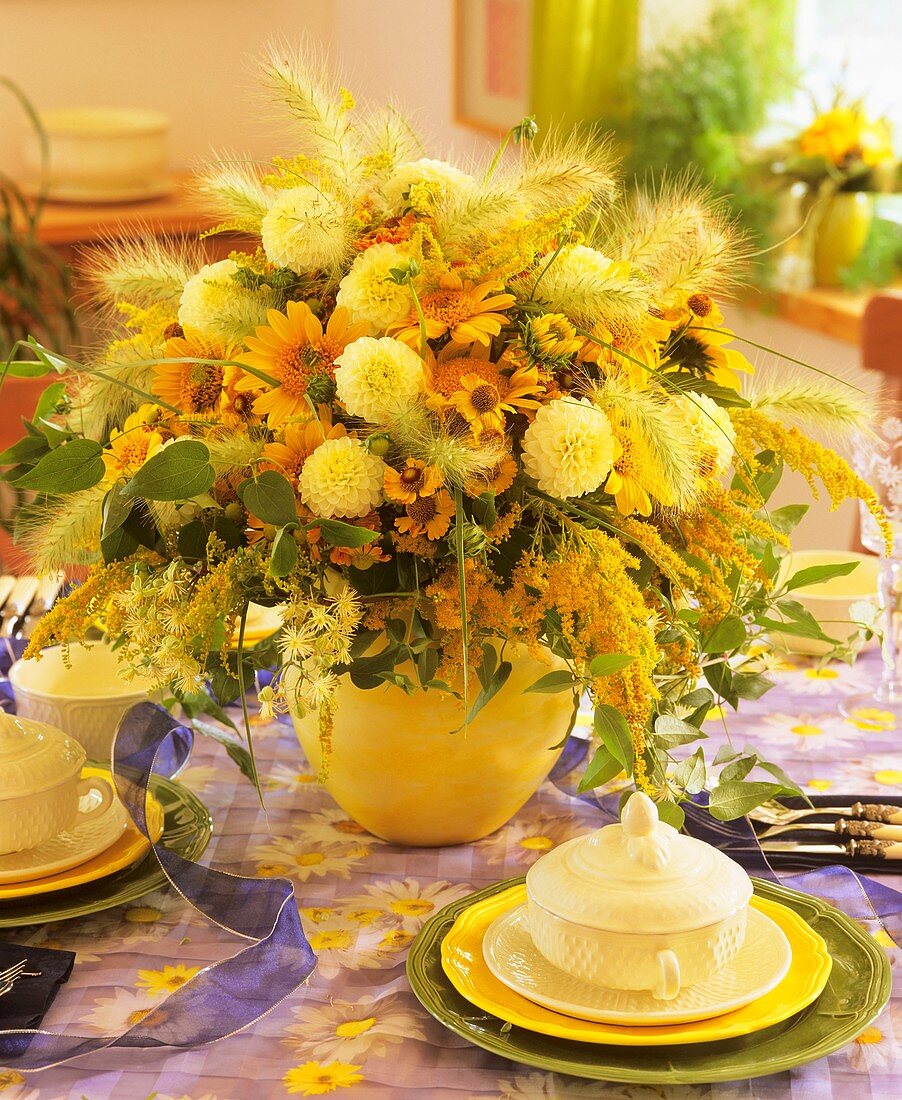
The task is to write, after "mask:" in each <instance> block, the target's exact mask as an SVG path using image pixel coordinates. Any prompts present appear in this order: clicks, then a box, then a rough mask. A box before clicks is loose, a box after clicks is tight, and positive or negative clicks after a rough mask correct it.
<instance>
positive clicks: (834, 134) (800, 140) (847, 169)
mask: <svg viewBox="0 0 902 1100" xmlns="http://www.w3.org/2000/svg"><path fill="white" fill-rule="evenodd" d="M775 155H776V157H777V159H778V163H777V166H776V171H777V172H778V174H780V175H784V176H788V177H789V178H790V179H798V180H801V181H802V182H803V183H806V184H807V185H808V186H809V187H810V188H812V189H813V190H817V189H818V188H822V187H826V188H827V189H828V190H830V191H881V190H888V189H889V188H890V187H891V184H892V175H893V172H894V171H895V167H896V155H895V153H894V151H893V135H892V129H891V128H890V124H889V122H888V121H887V120H886V119H885V118H872V117H871V116H870V115H869V114H868V113H867V111H866V109H865V106H864V104H863V103H862V102H861V101H858V100H856V101H848V100H847V98H846V97H845V96H844V95H843V93H842V91H837V93H836V95H835V97H834V100H833V103H832V105H831V106H830V107H829V109H828V110H826V111H822V112H820V113H819V114H817V115H816V117H815V118H814V119H813V120H812V121H811V122H810V123H809V124H808V125H807V126H806V127H805V128H804V129H803V130H801V131H800V132H799V133H797V134H796V135H794V136H793V137H792V138H790V139H789V140H788V141H787V142H786V143H785V144H784V145H783V146H781V147H780V148H779V149H778V150H776V151H775Z"/></svg>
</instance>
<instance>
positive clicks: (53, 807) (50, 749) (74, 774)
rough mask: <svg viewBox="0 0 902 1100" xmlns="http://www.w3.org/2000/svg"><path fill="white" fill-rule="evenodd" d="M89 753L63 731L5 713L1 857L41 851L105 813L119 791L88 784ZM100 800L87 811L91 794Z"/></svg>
mask: <svg viewBox="0 0 902 1100" xmlns="http://www.w3.org/2000/svg"><path fill="white" fill-rule="evenodd" d="M84 762H85V750H84V749H83V748H82V747H81V745H79V743H78V742H77V741H73V740H72V738H71V737H67V736H66V735H65V734H64V733H63V731H62V730H58V729H55V728H54V727H53V726H48V725H46V724H45V723H43V722H34V721H32V720H31V719H29V718H15V717H13V716H12V715H10V714H2V713H0V855H7V854H8V853H10V852H22V851H25V850H27V849H29V848H36V847H37V846H38V845H39V844H43V842H44V841H45V840H50V839H51V837H55V836H56V835H57V834H58V833H61V832H63V831H64V830H66V829H68V828H69V827H70V826H71V825H73V824H74V823H75V820H76V818H78V819H79V821H87V820H89V819H90V818H93V817H98V816H99V815H100V814H102V813H104V812H105V811H106V810H107V809H108V808H109V806H110V804H111V803H112V801H113V797H114V796H113V790H112V787H111V786H110V785H109V783H107V782H105V781H104V780H103V779H100V778H93V779H82V778H81V769H82V765H83V764H84ZM92 791H93V792H96V795H97V796H99V797H97V798H94V799H93V802H94V803H95V805H94V806H92V807H91V808H90V809H87V810H85V811H83V812H82V811H81V810H80V807H79V803H80V802H81V800H82V799H83V798H85V796H86V795H90V794H91V792H92Z"/></svg>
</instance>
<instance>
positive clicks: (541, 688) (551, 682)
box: [523, 668, 580, 695]
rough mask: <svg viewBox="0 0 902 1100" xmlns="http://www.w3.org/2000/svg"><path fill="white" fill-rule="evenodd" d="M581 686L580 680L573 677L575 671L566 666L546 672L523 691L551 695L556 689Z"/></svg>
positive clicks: (573, 688)
mask: <svg viewBox="0 0 902 1100" xmlns="http://www.w3.org/2000/svg"><path fill="white" fill-rule="evenodd" d="M579 686H580V681H579V680H575V679H574V678H573V673H572V672H570V671H569V670H568V669H566V668H561V669H555V671H554V672H546V673H545V675H544V676H540V677H539V678H538V680H536V682H535V683H534V684H530V685H529V687H528V688H524V689H523V692H524V694H526V693H527V692H536V693H537V694H541V695H551V694H552V693H553V692H556V691H574V690H575V689H576V688H578V687H579Z"/></svg>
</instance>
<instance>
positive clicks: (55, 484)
mask: <svg viewBox="0 0 902 1100" xmlns="http://www.w3.org/2000/svg"><path fill="white" fill-rule="evenodd" d="M204 450H206V448H204ZM102 454H103V448H102V447H101V446H100V444H99V443H97V442H95V441H94V440H93V439H73V440H72V442H71V443H63V444H61V445H60V446H59V447H57V448H56V449H55V450H53V451H49V452H48V453H47V454H45V455H44V457H43V458H42V459H40V460H39V462H38V464H37V465H36V466H35V467H34V469H32V470H29V471H28V473H27V474H25V476H24V477H20V478H19V479H18V480H17V481H16V487H17V488H19V489H34V490H35V491H36V492H39V493H53V494H57V493H77V492H79V491H80V490H82V489H90V488H92V487H93V486H94V485H96V484H97V483H98V482H99V481H101V480H102V479H103V475H104V470H105V467H104V465H103V459H102V458H101V457H100V456H101V455H102Z"/></svg>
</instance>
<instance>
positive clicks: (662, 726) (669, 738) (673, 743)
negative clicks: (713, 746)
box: [655, 714, 708, 749]
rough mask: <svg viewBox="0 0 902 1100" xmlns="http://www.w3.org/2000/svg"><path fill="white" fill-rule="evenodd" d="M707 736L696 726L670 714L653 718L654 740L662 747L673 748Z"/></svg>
mask: <svg viewBox="0 0 902 1100" xmlns="http://www.w3.org/2000/svg"><path fill="white" fill-rule="evenodd" d="M707 736H708V735H707V734H706V733H702V731H701V730H700V729H698V728H697V727H696V726H693V725H690V724H689V723H688V722H684V721H683V720H682V719H681V718H677V717H675V716H674V715H672V714H660V715H658V717H657V718H656V719H655V740H656V741H657V742H658V744H659V745H660V746H661V747H662V748H664V749H673V748H676V747H677V746H678V745H691V744H692V742H693V741H700V740H701V739H702V738H707Z"/></svg>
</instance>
